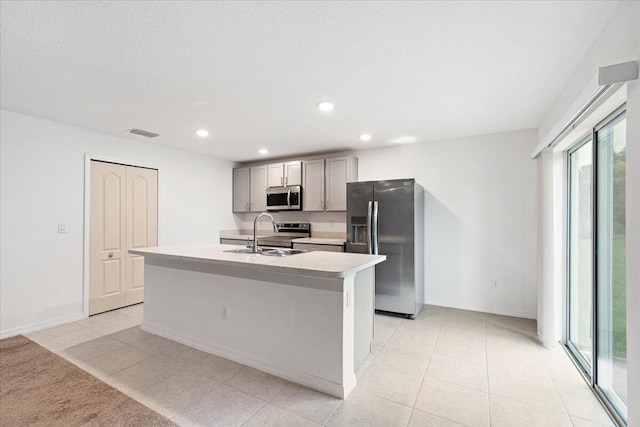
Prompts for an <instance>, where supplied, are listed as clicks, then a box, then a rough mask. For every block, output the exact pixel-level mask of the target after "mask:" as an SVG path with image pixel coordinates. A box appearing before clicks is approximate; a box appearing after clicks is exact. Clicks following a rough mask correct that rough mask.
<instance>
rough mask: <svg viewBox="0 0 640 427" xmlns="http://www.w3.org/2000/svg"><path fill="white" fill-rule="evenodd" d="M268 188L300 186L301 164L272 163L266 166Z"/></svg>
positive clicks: (298, 162)
mask: <svg viewBox="0 0 640 427" xmlns="http://www.w3.org/2000/svg"><path fill="white" fill-rule="evenodd" d="M267 168H268V180H267V184H268V186H269V187H283V186H286V185H302V162H301V161H295V162H286V163H272V164H270V165H267Z"/></svg>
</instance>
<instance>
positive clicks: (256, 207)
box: [249, 165, 267, 212]
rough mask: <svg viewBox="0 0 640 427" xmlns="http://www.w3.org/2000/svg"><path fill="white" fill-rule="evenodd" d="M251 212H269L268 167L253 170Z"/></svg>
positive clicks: (263, 166)
mask: <svg viewBox="0 0 640 427" xmlns="http://www.w3.org/2000/svg"><path fill="white" fill-rule="evenodd" d="M250 199H251V202H250V206H249V208H250V209H249V210H250V211H251V212H264V211H266V210H267V165H262V166H254V167H252V168H251V197H250Z"/></svg>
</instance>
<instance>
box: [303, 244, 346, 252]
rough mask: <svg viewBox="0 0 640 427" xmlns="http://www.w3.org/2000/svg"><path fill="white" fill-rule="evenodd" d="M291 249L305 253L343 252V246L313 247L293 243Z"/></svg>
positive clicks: (312, 245) (311, 245)
mask: <svg viewBox="0 0 640 427" xmlns="http://www.w3.org/2000/svg"><path fill="white" fill-rule="evenodd" d="M293 249H303V250H305V251H325V252H344V245H314V244H312V243H296V242H293Z"/></svg>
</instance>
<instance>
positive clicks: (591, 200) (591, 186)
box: [566, 108, 627, 420]
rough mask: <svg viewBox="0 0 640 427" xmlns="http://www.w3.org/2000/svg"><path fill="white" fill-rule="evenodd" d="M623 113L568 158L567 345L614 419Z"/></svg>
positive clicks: (622, 344)
mask: <svg viewBox="0 0 640 427" xmlns="http://www.w3.org/2000/svg"><path fill="white" fill-rule="evenodd" d="M625 117H626V116H625V111H624V109H623V108H621V109H619V110H618V111H616V112H614V113H613V114H612V115H611V116H609V117H608V118H607V119H605V120H604V121H603V122H602V123H601V124H600V125H598V126H597V127H596V128H594V129H593V131H592V132H591V134H590V135H588V136H587V137H585V138H584V139H583V140H582V141H580V142H579V143H578V144H577V145H576V146H575V147H574V148H573V149H571V150H570V151H569V153H568V171H569V174H568V190H569V191H568V193H569V194H568V196H569V197H568V242H567V243H568V257H569V258H568V278H567V279H568V280H567V283H568V289H567V333H566V337H567V342H566V344H567V347H568V348H569V349H570V351H571V353H572V354H573V355H574V357H575V359H576V360H577V362H578V363H579V364H580V365H581V366H582V368H583V370H584V372H585V373H586V374H587V376H588V377H590V379H591V383H592V385H593V387H594V388H595V389H596V391H597V392H598V394H600V396H601V397H602V398H603V399H604V400H605V402H606V403H607V404H608V406H609V407H610V408H611V409H612V411H613V412H615V413H616V414H617V415H618V416H619V418H620V419H622V420H626V417H627V339H626V283H625V274H626V268H625V238H626V227H625V187H626V185H625V184H626V182H625V172H626V168H625V165H626V139H625V132H626V131H625V125H626V119H625Z"/></svg>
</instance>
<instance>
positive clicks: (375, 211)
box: [372, 202, 379, 255]
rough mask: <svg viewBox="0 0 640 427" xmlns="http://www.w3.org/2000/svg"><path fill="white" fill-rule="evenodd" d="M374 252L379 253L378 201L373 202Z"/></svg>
mask: <svg viewBox="0 0 640 427" xmlns="http://www.w3.org/2000/svg"><path fill="white" fill-rule="evenodd" d="M372 228H373V233H372V234H373V254H374V255H378V249H379V247H378V202H373V223H372Z"/></svg>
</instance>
